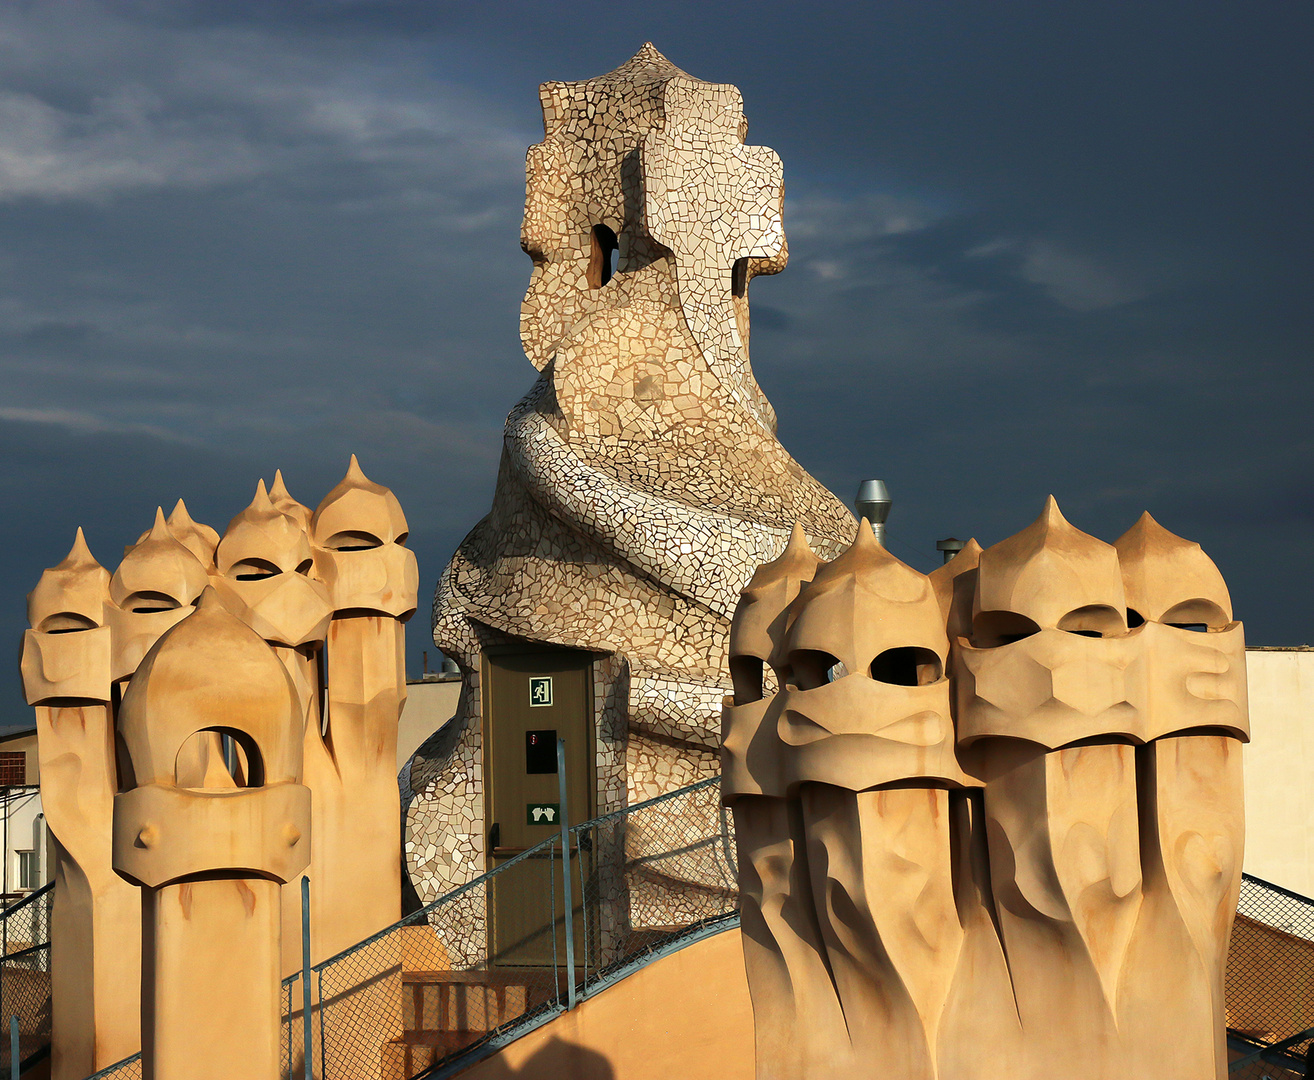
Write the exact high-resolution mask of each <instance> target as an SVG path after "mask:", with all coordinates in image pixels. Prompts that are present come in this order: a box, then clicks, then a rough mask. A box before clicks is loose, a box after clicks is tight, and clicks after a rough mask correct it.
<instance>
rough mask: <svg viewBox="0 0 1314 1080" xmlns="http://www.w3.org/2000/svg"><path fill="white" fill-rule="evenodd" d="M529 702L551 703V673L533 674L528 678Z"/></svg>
mask: <svg viewBox="0 0 1314 1080" xmlns="http://www.w3.org/2000/svg"><path fill="white" fill-rule="evenodd" d="M529 704H530V705H531V706H541V705H551V704H552V676H551V675H535V676H533V677H532V678H531V679H530V680H529Z"/></svg>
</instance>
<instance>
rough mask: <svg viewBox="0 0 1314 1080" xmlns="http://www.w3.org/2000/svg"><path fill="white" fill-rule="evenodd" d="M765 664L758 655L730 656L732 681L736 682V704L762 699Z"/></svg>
mask: <svg viewBox="0 0 1314 1080" xmlns="http://www.w3.org/2000/svg"><path fill="white" fill-rule="evenodd" d="M765 666H766V665H765V664H763V662H762V660H761V658H759V657H756V656H732V657H730V681H731V682H732V683H733V684H734V691H735V704H736V705H748V704H750V703H752V702H754V701H761V700H762V696H763V689H764V687H763V668H765Z"/></svg>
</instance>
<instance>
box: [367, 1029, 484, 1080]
mask: <svg viewBox="0 0 1314 1080" xmlns="http://www.w3.org/2000/svg"><path fill="white" fill-rule="evenodd" d="M486 1034H487V1032H484V1031H428V1032H423V1033H408V1034H406V1035H403V1036H402V1037H401V1038H400V1039H392V1040H390V1041H388V1042H386V1043H384V1044H383V1061H382V1066H383V1067H382V1070H381V1073H380V1077H381V1080H409V1078H410V1077H412V1076H415V1075H416V1074H417V1073H419V1072H422V1071H423V1070H425V1069H428V1068H431V1067H432V1066H433V1064H434V1063H435V1062H437V1061H440V1060H442V1059H443V1058H444V1057H446V1056H447V1055H448V1054H452V1053H455V1052H456V1051H457V1050H461V1049H463V1048H465V1047H467V1046H469V1045H471V1044H472V1043H476V1042H478V1041H479V1040H480V1039H482V1038H483V1037H484V1036H485V1035H486Z"/></svg>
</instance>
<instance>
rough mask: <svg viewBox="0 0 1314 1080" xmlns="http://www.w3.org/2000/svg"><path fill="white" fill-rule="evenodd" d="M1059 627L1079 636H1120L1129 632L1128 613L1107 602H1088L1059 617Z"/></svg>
mask: <svg viewBox="0 0 1314 1080" xmlns="http://www.w3.org/2000/svg"><path fill="white" fill-rule="evenodd" d="M1058 628H1059V629H1060V630H1063V631H1065V632H1066V633H1069V634H1076V635H1077V636H1078V637H1088V638H1106V637H1118V636H1119V635H1121V634H1124V633H1126V632H1127V620H1126V614H1125V612H1123V611H1119V610H1118V609H1117V608H1112V607H1109V606H1108V605H1107V604H1087V605H1086V606H1085V607H1079V608H1075V609H1073V610H1072V611H1069V612H1068V613H1067V614H1066V615H1064V616H1063V618H1061V619H1059V623H1058Z"/></svg>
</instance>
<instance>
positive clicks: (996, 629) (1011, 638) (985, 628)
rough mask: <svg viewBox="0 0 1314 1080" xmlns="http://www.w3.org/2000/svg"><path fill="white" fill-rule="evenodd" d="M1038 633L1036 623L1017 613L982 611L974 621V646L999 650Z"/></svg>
mask: <svg viewBox="0 0 1314 1080" xmlns="http://www.w3.org/2000/svg"><path fill="white" fill-rule="evenodd" d="M1038 633H1040V626H1039V625H1038V624H1037V623H1036V621H1035V620H1034V619H1028V618H1027V617H1026V616H1025V615H1019V614H1018V613H1017V612H1016V611H982V612H979V613H978V614H977V616H976V618H974V619H973V620H972V644H973V645H974V646H975V647H976V648H978V649H997V648H999V647H1000V646H1003V645H1012V644H1013V642H1015V641H1021V640H1022V639H1023V638H1029V637H1030V636H1031V635H1032V634H1038Z"/></svg>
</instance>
